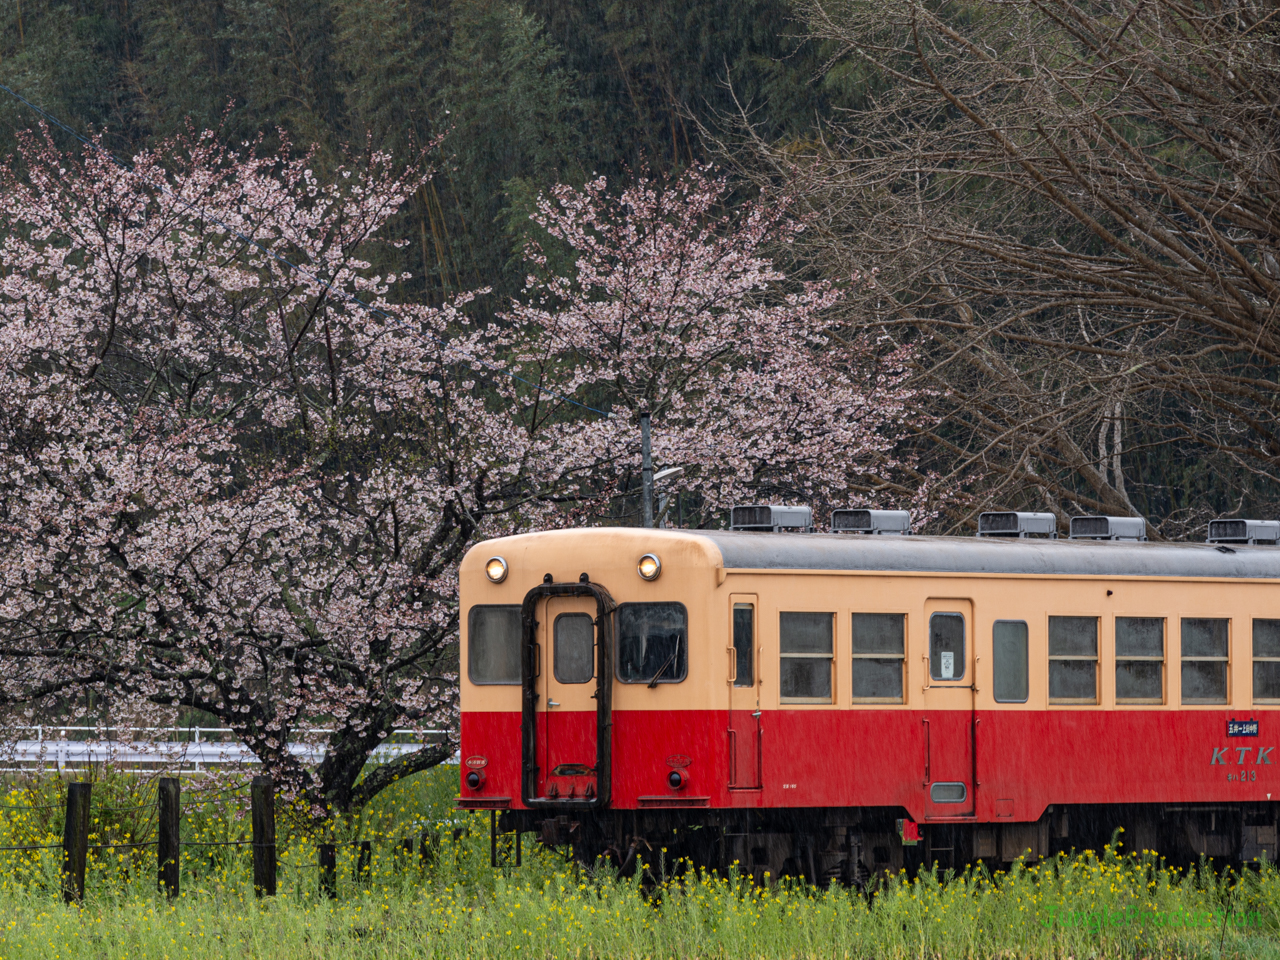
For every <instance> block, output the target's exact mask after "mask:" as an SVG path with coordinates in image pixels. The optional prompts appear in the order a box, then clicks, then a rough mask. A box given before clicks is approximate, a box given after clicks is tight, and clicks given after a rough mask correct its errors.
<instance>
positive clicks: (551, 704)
mask: <svg viewBox="0 0 1280 960" xmlns="http://www.w3.org/2000/svg"><path fill="white" fill-rule="evenodd" d="M547 706H548V707H558V706H560V704H558V703H556V702H555V701H554V700H548V701H547Z"/></svg>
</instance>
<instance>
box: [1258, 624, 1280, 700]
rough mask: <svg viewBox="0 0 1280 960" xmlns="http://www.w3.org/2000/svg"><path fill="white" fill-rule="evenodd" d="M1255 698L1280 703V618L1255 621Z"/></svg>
mask: <svg viewBox="0 0 1280 960" xmlns="http://www.w3.org/2000/svg"><path fill="white" fill-rule="evenodd" d="M1253 699H1254V700H1256V701H1258V702H1261V703H1280V620H1255V621H1253Z"/></svg>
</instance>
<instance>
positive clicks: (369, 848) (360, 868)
mask: <svg viewBox="0 0 1280 960" xmlns="http://www.w3.org/2000/svg"><path fill="white" fill-rule="evenodd" d="M372 873H373V843H372V842H371V841H369V840H361V841H360V859H358V860H357V861H356V882H357V883H368V882H369V878H370V876H371V875H372Z"/></svg>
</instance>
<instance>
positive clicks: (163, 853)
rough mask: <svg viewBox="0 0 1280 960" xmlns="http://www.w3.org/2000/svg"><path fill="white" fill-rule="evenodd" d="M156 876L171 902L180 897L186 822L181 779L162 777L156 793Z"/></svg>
mask: <svg viewBox="0 0 1280 960" xmlns="http://www.w3.org/2000/svg"><path fill="white" fill-rule="evenodd" d="M156 805H157V810H156V823H157V827H156V832H157V843H156V873H157V881H158V886H159V887H160V889H161V890H163V891H164V892H165V893H166V894H168V895H169V897H170V898H173V897H176V896H177V895H178V867H179V865H180V863H181V856H182V848H181V846H180V845H179V843H178V827H179V824H180V823H181V821H182V787H181V785H180V783H179V781H178V778H177V777H161V778H160V784H159V789H158V790H157V791H156Z"/></svg>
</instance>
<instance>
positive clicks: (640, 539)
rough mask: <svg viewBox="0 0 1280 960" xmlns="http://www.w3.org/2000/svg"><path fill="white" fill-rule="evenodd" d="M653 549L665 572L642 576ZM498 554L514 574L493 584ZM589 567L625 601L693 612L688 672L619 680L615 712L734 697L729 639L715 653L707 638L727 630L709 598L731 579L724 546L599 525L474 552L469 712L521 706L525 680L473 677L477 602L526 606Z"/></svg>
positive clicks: (463, 576)
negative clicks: (728, 680) (665, 679)
mask: <svg viewBox="0 0 1280 960" xmlns="http://www.w3.org/2000/svg"><path fill="white" fill-rule="evenodd" d="M647 553H652V554H654V555H656V556H657V557H658V558H659V560H660V561H661V563H662V570H661V573H660V574H659V576H658V578H657V579H656V580H653V581H646V580H644V579H642V578H641V577H640V575H639V573H637V571H636V565H637V564H638V563H639V562H640V558H641V557H643V556H644V555H645V554H647ZM495 556H498V557H502V558H503V559H504V560H505V561H506V563H507V571H508V572H507V577H506V579H505V580H503V581H502V582H501V583H491V582H490V581H489V579H488V577H487V576H486V575H485V564H486V563H487V562H488V561H489V559H490V558H492V557H495ZM584 573H585V574H587V575H588V577H590V579H591V581H592V582H593V583H598V584H600V585H601V586H603V587H604V588H605V589H606V590H608V591H609V593H610V595H611V596H612V597H613V599H614V602H616V603H618V604H619V605H621V604H624V603H646V602H658V601H666V602H676V603H683V604H684V606H685V609H686V610H687V612H688V616H689V623H688V629H689V653H688V660H689V662H688V675H687V678H686V679H685V680H684V681H683V682H681V683H659V684H657V685H656V686H655V687H653V688H649V687H648V686H647V685H645V684H626V683H618V684H616V686H615V688H614V694H613V708H614V709H615V710H682V709H706V708H707V705H708V704H709V703H712V702H715V701H718V699H721V698H725V697H727V693H726V692H725V690H724V689H723V688H724V682H723V680H722V678H721V672H722V671H721V670H720V665H721V661H722V660H724V659H725V653H724V650H723V643H722V642H720V643H718V644H715V646H718V647H719V648H720V649H717V650H715V651H714V653H713V650H712V646H713V644H711V643H708V642H707V640H708V638H709V637H710V636H711V635H712V634H713V633H714V634H715V635H717V636H719V630H718V628H719V626H720V625H719V624H718V623H713V613H712V610H711V609H710V607H709V605H708V603H707V598H708V597H709V596H710V595H712V594H713V593H714V592H715V591H716V589H717V587H718V586H719V584H720V582H721V581H722V579H723V566H722V561H721V556H720V551H719V549H718V548H717V547H716V546H715V544H714V543H713V542H711V541H710V540H709V539H707V538H706V537H704V536H701V535H700V534H698V533H691V532H687V531H678V530H644V529H641V528H637V527H598V528H585V529H583V528H579V529H573V530H549V531H545V532H540V533H527V534H519V535H517V536H513V537H501V538H498V539H495V540H487V541H485V542H484V543H481V544H477V545H476V546H475V547H473V548H472V549H471V550H470V551H468V553H467V555H466V556H465V557H464V558H463V561H462V565H461V568H460V570H459V598H460V601H461V608H462V617H461V621H462V623H461V634H462V650H461V656H462V660H461V662H462V671H461V674H462V677H461V681H462V709H463V710H519V709H520V688H519V687H518V686H505V685H501V686H490V685H483V686H482V685H477V684H473V683H470V682H469V681H468V677H467V627H468V624H467V611H468V610H469V609H470V608H471V607H472V606H473V605H475V604H511V605H519V604H520V603H522V602H523V600H524V597H525V594H526V593H528V592H529V591H530V590H531V589H532V588H534V587H536V586H537V585H538V584H540V583H542V582H543V578H544V577H545V576H546V575H547V574H550V575H551V578H552V580H553V581H554V582H556V583H573V582H576V581H577V580H578V579H579V577H580V576H581V575H582V574H584ZM713 657H714V659H713ZM717 681H719V683H717Z"/></svg>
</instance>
